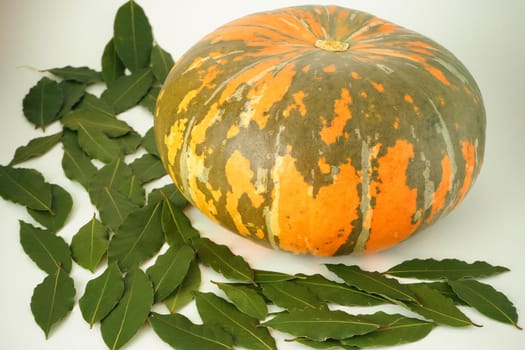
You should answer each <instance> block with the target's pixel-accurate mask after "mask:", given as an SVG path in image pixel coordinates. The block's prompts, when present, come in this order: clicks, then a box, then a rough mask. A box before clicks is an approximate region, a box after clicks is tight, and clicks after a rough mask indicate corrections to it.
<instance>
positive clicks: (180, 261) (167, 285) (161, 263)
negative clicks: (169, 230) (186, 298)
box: [146, 245, 195, 302]
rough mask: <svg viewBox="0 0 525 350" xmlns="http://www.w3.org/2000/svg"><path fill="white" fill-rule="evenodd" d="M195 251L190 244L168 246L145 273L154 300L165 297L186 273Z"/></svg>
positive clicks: (160, 299) (178, 284)
mask: <svg viewBox="0 0 525 350" xmlns="http://www.w3.org/2000/svg"><path fill="white" fill-rule="evenodd" d="M194 258H195V252H194V251H193V249H192V248H191V247H190V246H187V245H183V246H177V247H174V246H172V247H170V248H169V249H168V250H167V251H166V252H165V253H164V254H162V255H160V256H159V257H158V258H157V260H156V261H155V264H154V265H152V266H151V267H149V268H148V270H147V271H146V273H147V274H148V276H149V279H150V281H151V282H152V283H153V291H154V293H155V302H157V301H162V300H164V299H166V298H167V297H168V296H170V294H172V293H173V291H174V290H175V289H176V288H177V287H178V286H180V284H181V283H182V282H183V281H184V278H185V277H186V275H187V274H188V271H189V269H190V265H191V263H192V261H193V259H194Z"/></svg>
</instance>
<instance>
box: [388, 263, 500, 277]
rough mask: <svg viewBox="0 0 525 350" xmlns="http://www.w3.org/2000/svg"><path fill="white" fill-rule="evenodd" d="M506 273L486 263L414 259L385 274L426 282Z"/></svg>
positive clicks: (498, 267)
mask: <svg viewBox="0 0 525 350" xmlns="http://www.w3.org/2000/svg"><path fill="white" fill-rule="evenodd" d="M506 271H509V269H508V268H506V267H503V266H493V265H490V264H488V263H486V262H484V261H476V262H473V263H467V262H465V261H461V260H457V259H443V260H435V259H413V260H408V261H404V262H402V263H401V264H399V265H396V266H394V267H392V268H390V269H389V270H388V271H386V272H385V274H388V275H392V276H396V277H403V278H405V277H406V278H418V279H424V280H442V279H448V280H456V279H461V278H467V277H471V278H479V277H488V276H492V275H495V274H499V273H502V272H506Z"/></svg>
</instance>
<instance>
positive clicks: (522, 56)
mask: <svg viewBox="0 0 525 350" xmlns="http://www.w3.org/2000/svg"><path fill="white" fill-rule="evenodd" d="M123 2H124V1H123V0H122V1H115V0H111V1H110V0H90V1H71V0H46V1H38V0H34V1H30V0H16V1H11V0H0V48H1V54H0V55H1V56H0V86H1V90H0V91H1V93H0V113H1V114H0V135H1V148H0V164H7V163H8V162H9V161H10V160H11V158H12V156H13V154H14V151H15V149H16V148H17V147H18V146H21V145H23V144H25V143H27V142H28V141H29V140H30V139H32V138H34V137H36V136H41V135H42V134H41V132H40V131H35V130H34V129H33V128H32V127H31V126H30V125H29V123H27V122H26V121H25V119H24V118H23V116H22V99H23V97H24V95H25V94H26V93H27V91H28V89H29V88H30V87H31V86H32V85H34V84H35V83H36V82H37V80H38V79H40V77H41V74H40V73H38V72H36V71H35V70H33V69H31V68H27V66H30V67H35V68H38V69H46V68H53V67H61V66H65V65H76V66H82V65H87V66H90V67H93V68H95V69H100V56H101V54H102V50H103V48H104V45H105V44H106V42H107V41H108V40H109V38H110V37H111V34H112V25H113V18H114V14H115V12H116V9H117V8H118V7H119V6H120V5H121V4H122V3H123ZM317 2H318V3H325V1H321V0H318V1H317ZM139 3H140V4H141V5H142V6H143V7H144V9H145V11H146V13H147V15H148V17H149V19H150V22H151V23H152V26H153V29H154V35H155V38H156V40H157V41H158V42H159V43H160V45H161V46H163V47H164V48H165V49H167V50H168V51H169V52H171V53H172V54H173V56H174V57H178V56H180V55H181V54H182V53H183V52H184V51H185V50H186V49H188V48H189V47H190V46H191V45H192V44H193V43H194V42H196V41H197V40H198V39H199V38H200V37H202V36H203V35H204V34H206V33H208V32H209V31H211V30H213V29H214V28H216V27H217V26H219V25H221V24H222V23H224V22H226V21H228V20H231V19H234V18H236V17H239V16H242V15H246V14H249V13H252V12H255V11H259V10H264V9H272V8H277V7H283V6H288V5H299V4H302V3H303V2H302V1H292V0H287V1H285V0H265V1H246V0H223V1H221V2H218V1H209V2H207V1H204V0H191V1H181V0H177V1H146V0H142V1H139ZM330 3H336V4H339V5H343V6H347V7H351V8H356V9H360V10H365V11H368V12H371V13H373V14H376V15H378V16H380V17H383V18H387V19H389V20H391V21H393V22H395V23H398V24H401V25H404V26H406V27H409V28H411V29H414V30H416V31H419V32H421V33H423V34H425V35H427V36H429V37H431V38H433V39H435V40H436V41H438V42H440V43H441V44H443V45H444V46H445V47H447V48H449V49H450V50H451V51H452V52H454V53H455V54H456V56H458V57H459V58H460V59H461V60H462V61H463V63H465V65H466V66H467V67H468V68H469V70H470V71H471V72H472V74H473V75H474V77H475V78H476V80H477V81H478V83H479V86H480V88H481V91H482V93H483V96H484V100H485V105H486V110H487V117H488V129H487V132H488V134H487V147H486V155H485V163H484V168H483V170H482V173H481V176H480V177H479V178H478V181H477V182H476V183H475V186H474V188H473V190H472V191H471V192H470V194H469V195H468V196H467V198H466V199H465V201H464V202H463V204H462V205H461V206H460V207H459V208H458V209H457V210H456V211H455V212H453V213H452V214H450V215H449V216H448V217H446V218H444V219H443V220H442V221H441V222H439V223H438V224H436V225H435V226H434V227H432V228H431V229H429V230H427V231H426V232H424V233H422V234H420V235H418V236H417V237H414V238H412V239H410V240H408V241H407V242H405V243H404V244H401V245H399V246H398V247H396V248H393V249H391V250H389V251H386V252H383V253H379V254H376V255H371V256H365V257H342V258H333V259H318V258H307V257H296V256H292V255H290V254H287V253H279V252H272V251H269V250H267V249H265V248H261V247H258V246H255V245H253V244H251V243H248V242H246V241H244V240H242V239H240V238H238V237H236V236H234V235H233V234H230V233H227V232H224V230H222V229H220V228H217V227H216V226H214V225H212V224H211V223H210V222H209V221H207V220H205V219H204V218H202V217H201V216H200V215H198V214H197V213H195V212H191V216H192V218H194V219H195V225H196V227H197V228H199V229H200V230H202V232H203V233H204V234H205V235H207V236H210V237H212V238H213V239H215V240H216V241H218V242H221V243H227V244H228V245H230V247H231V248H232V250H233V251H234V252H236V253H237V254H241V255H243V256H244V257H245V258H246V259H247V260H248V261H249V262H250V263H251V264H252V265H253V267H256V268H263V269H276V270H281V271H285V272H292V273H293V272H303V273H314V272H319V271H324V270H323V269H322V267H321V266H320V264H321V263H323V262H332V263H335V262H344V263H349V264H352V263H358V264H361V265H362V266H363V267H364V268H369V269H379V270H380V269H384V268H387V267H389V266H392V265H394V264H397V263H399V262H400V261H403V260H406V259H412V258H416V257H421V258H425V257H433V258H445V257H454V258H459V259H464V260H467V261H474V260H478V259H479V260H486V261H489V262H491V263H494V264H498V265H504V266H507V267H509V268H510V269H511V270H512V271H511V272H510V273H506V274H503V275H500V276H498V277H495V278H491V279H489V280H488V282H489V283H491V284H492V285H494V286H495V287H496V288H498V289H500V290H501V291H503V292H504V293H506V294H507V295H508V296H509V297H510V299H511V300H513V301H514V303H515V305H516V307H517V309H518V312H519V313H520V314H521V316H522V318H523V319H525V283H524V282H525V266H524V262H525V259H524V252H523V250H524V247H525V221H524V218H525V202H524V198H525V185H524V183H523V180H524V179H525V165H524V164H525V156H524V153H525V136H524V135H523V133H524V132H525V116H524V113H525V96H524V92H525V73H524V71H523V63H524V62H525V40H524V38H523V37H524V34H525V30H524V29H523V28H524V27H523V23H522V16H523V14H524V13H525V2H523V1H521V0H516V1H510V0H507V1H457V0H446V1H443V0H441V1H430V0H428V1H422V0H417V1H415V0H414V1H401V0H384V1H374V2H369V1H367V2H364V1H342V0H339V1H338V0H332V1H330ZM126 115H127V116H126V120H127V121H129V122H130V123H131V124H132V125H134V126H136V128H137V129H138V130H139V131H140V132H144V131H145V130H147V129H148V128H149V126H151V118H150V117H149V116H147V115H145V114H144V113H143V112H142V111H141V110H134V111H132V112H129V113H127V114H126ZM53 130H58V129H57V126H56V125H55V126H54V127H51V128H49V133H50V132H52V131H53ZM60 159H61V148H60V147H56V148H55V149H53V151H52V152H51V153H50V154H48V155H47V156H45V157H44V158H41V159H39V160H37V161H33V162H30V163H26V164H23V166H27V167H35V168H37V169H39V170H40V171H41V172H42V173H43V174H44V176H45V177H46V179H47V180H48V181H49V182H52V183H58V184H60V185H61V186H63V187H64V188H65V189H66V190H68V191H69V192H70V193H72V195H73V198H74V199H75V205H74V209H73V212H72V214H71V216H70V219H69V220H68V222H67V226H66V227H65V228H64V229H63V230H62V231H61V232H60V234H61V235H62V236H64V237H65V239H66V240H67V241H68V242H69V241H70V240H71V237H72V235H73V234H74V233H75V232H76V230H78V228H79V227H80V226H81V225H82V224H83V223H85V222H86V221H87V220H88V219H89V218H90V217H91V215H92V213H93V210H94V209H93V206H92V205H91V204H90V203H89V200H88V198H87V195H86V194H85V193H84V192H83V189H82V188H81V187H80V186H79V185H78V184H76V183H73V182H71V181H69V180H67V179H66V178H65V177H64V175H63V173H62V170H61V166H60ZM0 219H1V220H0V222H1V226H0V227H1V232H0V269H1V274H0V275H1V276H2V280H3V282H2V283H1V284H0V311H1V314H2V316H1V317H0V349H1V350H3V349H13V350H18V349H23V350H30V349H44V350H45V349H53V350H63V349H70V348H75V349H78V350H84V349H90V350H92V349H105V345H104V343H103V341H102V337H101V335H100V332H99V331H98V328H97V327H94V329H92V330H90V329H89V326H88V325H87V324H86V323H85V322H84V321H83V320H82V318H81V315H80V311H79V309H78V305H77V306H75V308H74V310H73V312H72V314H71V315H69V316H68V317H67V319H66V320H65V321H64V322H62V323H61V324H60V325H59V326H58V327H55V328H54V330H53V331H52V332H51V335H50V338H49V339H48V340H47V341H46V340H45V339H44V335H43V332H42V331H41V330H40V329H39V328H38V326H37V325H36V323H35V322H34V321H33V317H32V315H31V312H30V308H29V301H30V298H31V294H32V291H33V288H34V287H35V286H36V285H37V284H38V283H40V282H41V280H42V279H43V278H44V273H43V272H41V271H40V270H39V269H38V268H37V267H36V266H35V265H34V264H33V263H32V261H31V260H30V259H29V258H28V257H27V256H26V255H25V254H24V252H23V250H22V248H21V246H20V244H19V233H18V220H19V219H22V220H26V221H30V222H31V219H30V217H29V215H28V214H27V213H26V212H25V209H23V208H22V207H19V206H17V205H14V204H12V203H8V202H5V201H3V200H0ZM100 272H101V271H98V272H97V273H100ZM72 276H73V278H74V279H75V283H76V288H77V298H78V297H80V296H81V294H82V293H83V290H84V286H85V283H86V282H87V280H88V279H89V278H91V277H92V276H91V275H90V273H88V272H86V271H84V270H82V269H81V268H79V267H78V266H75V267H74V269H73V272H72ZM204 278H205V279H207V280H209V279H212V278H214V279H218V278H220V277H219V276H217V275H215V274H212V273H209V272H208V271H207V272H206V274H205V276H204ZM204 288H206V289H211V288H212V287H211V286H210V284H209V283H205V285H204ZM160 310H162V308H160ZM185 312H186V313H187V314H188V315H189V316H190V317H191V318H192V319H193V320H194V321H198V316H197V314H196V311H195V309H193V308H189V309H186V310H185ZM466 312H467V314H468V315H469V316H470V317H471V318H472V319H473V320H474V321H475V322H477V323H481V324H483V325H484V327H483V328H481V329H479V328H473V327H472V328H469V329H453V328H447V327H438V328H436V329H435V330H434V331H433V332H431V333H430V335H429V336H428V337H427V338H425V339H424V340H422V341H419V342H417V343H414V344H409V345H403V346H399V347H397V349H400V350H401V349H403V350H409V349H418V350H431V349H436V350H437V349H443V348H446V349H452V350H461V349H468V348H475V349H477V350H493V349H505V350H513V349H522V348H523V346H524V345H525V333H524V332H523V331H521V332H520V331H518V330H516V329H514V328H513V327H511V326H507V325H503V324H500V323H496V322H492V321H490V320H489V319H487V318H486V317H484V316H481V315H479V314H478V313H476V312H474V311H470V310H468V311H466ZM521 324H522V325H525V321H523V320H522V321H521ZM274 334H275V335H276V337H278V338H279V349H290V350H293V349H306V348H304V347H302V346H299V345H295V344H292V343H284V342H283V341H282V339H283V338H285V337H286V336H283V335H282V334H278V333H274ZM125 348H126V349H129V350H132V349H135V350H136V349H146V348H147V349H159V350H160V349H168V348H169V346H168V345H166V344H164V343H163V342H162V341H160V340H159V338H158V337H157V336H156V335H155V334H154V333H153V331H152V330H151V329H149V328H148V327H145V329H144V330H142V331H141V332H140V333H139V335H137V336H136V337H135V338H134V339H133V340H132V341H131V342H130V343H129V344H128V345H127V346H126V347H125Z"/></svg>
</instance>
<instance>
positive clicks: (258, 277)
mask: <svg viewBox="0 0 525 350" xmlns="http://www.w3.org/2000/svg"><path fill="white" fill-rule="evenodd" d="M253 272H254V274H255V278H254V280H255V283H257V284H259V283H261V284H262V283H274V282H284V281H291V280H295V279H303V278H304V276H300V275H290V274H287V273H284V272H278V271H267V270H257V269H254V270H253Z"/></svg>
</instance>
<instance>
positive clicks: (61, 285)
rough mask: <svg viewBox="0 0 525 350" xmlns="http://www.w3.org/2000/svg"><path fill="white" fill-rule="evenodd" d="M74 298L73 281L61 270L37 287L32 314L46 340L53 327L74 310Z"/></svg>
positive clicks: (32, 299)
mask: <svg viewBox="0 0 525 350" xmlns="http://www.w3.org/2000/svg"><path fill="white" fill-rule="evenodd" d="M74 297H75V286H74V283H73V279H72V278H71V277H69V275H68V274H67V273H66V272H65V271H64V270H62V269H61V268H58V269H56V270H55V271H54V272H53V273H52V274H50V275H48V276H47V277H46V278H45V279H44V281H43V282H42V283H40V284H39V285H38V286H36V288H35V290H34V291H33V296H32V297H31V312H32V313H33V317H34V318H35V321H36V323H37V324H38V325H39V326H40V328H42V330H43V331H44V333H45V335H46V338H47V337H48V336H49V331H50V330H51V327H52V326H53V325H54V324H55V323H56V322H58V321H59V320H61V319H62V318H64V317H65V316H66V315H67V314H68V313H69V312H70V311H71V310H72V309H73V306H74V304H75V301H74Z"/></svg>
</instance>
